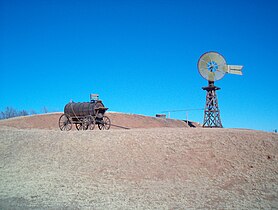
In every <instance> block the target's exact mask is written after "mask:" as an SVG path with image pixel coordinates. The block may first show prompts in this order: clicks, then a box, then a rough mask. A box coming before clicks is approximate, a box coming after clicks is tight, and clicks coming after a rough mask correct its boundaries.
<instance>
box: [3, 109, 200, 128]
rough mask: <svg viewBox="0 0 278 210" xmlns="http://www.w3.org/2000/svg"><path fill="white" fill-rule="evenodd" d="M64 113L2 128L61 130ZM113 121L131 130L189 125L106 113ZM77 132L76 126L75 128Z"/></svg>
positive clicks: (8, 123) (26, 119)
mask: <svg viewBox="0 0 278 210" xmlns="http://www.w3.org/2000/svg"><path fill="white" fill-rule="evenodd" d="M62 114H63V113H48V114H40V115H32V116H24V117H16V118H10V119H7V120H1V121H0V126H1V125H2V126H9V127H14V128H23V129H26V128H27V129H31V128H39V129H48V130H59V127H58V122H59V118H60V116H61V115H62ZM106 116H108V117H109V118H110V119H111V123H112V126H111V129H131V128H159V127H173V128H178V127H188V125H187V123H185V122H184V121H182V120H174V119H162V118H157V117H148V116H143V115H137V114H124V113H116V112H109V113H106ZM191 124H192V125H193V126H195V127H198V126H200V125H198V123H194V122H191ZM73 130H75V126H73Z"/></svg>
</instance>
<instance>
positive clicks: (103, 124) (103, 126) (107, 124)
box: [98, 116, 111, 130]
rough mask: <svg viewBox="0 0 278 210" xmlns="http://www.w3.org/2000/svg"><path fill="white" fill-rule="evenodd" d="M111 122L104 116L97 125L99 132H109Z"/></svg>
mask: <svg viewBox="0 0 278 210" xmlns="http://www.w3.org/2000/svg"><path fill="white" fill-rule="evenodd" d="M110 126H111V121H110V119H109V118H108V117H106V116H104V117H103V119H102V120H101V122H100V123H99V124H98V128H99V130H109V128H110Z"/></svg>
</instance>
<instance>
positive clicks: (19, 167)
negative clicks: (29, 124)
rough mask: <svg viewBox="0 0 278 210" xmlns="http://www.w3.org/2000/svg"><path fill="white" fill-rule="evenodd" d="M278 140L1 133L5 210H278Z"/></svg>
mask: <svg viewBox="0 0 278 210" xmlns="http://www.w3.org/2000/svg"><path fill="white" fill-rule="evenodd" d="M277 154H278V135H277V134H274V133H266V132H261V131H254V130H239V129H203V128H187V127H183V128H169V127H168V128H167V127H164V128H163V127H160V128H149V129H145V128H139V129H129V130H126V129H114V130H113V129H112V130H109V131H99V130H93V131H70V132H61V131H59V130H58V129H56V130H55V129H54V130H53V129H37V128H28V129H26V128H25V129H23V128H14V127H9V126H7V125H3V124H2V125H0V209H278V162H277V161H278V155H277Z"/></svg>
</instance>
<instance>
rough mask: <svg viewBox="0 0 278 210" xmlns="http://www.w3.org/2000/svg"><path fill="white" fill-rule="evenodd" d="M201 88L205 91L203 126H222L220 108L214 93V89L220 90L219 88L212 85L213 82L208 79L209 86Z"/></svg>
mask: <svg viewBox="0 0 278 210" xmlns="http://www.w3.org/2000/svg"><path fill="white" fill-rule="evenodd" d="M202 89H203V90H206V91H207V96H206V106H205V110H204V123H203V127H210V128H213V127H214V128H222V127H223V126H222V123H221V118H220V110H219V107H218V100H217V95H216V90H220V88H219V87H216V86H214V82H210V81H209V86H208V87H203V88H202Z"/></svg>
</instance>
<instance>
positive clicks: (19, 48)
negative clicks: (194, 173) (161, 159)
mask: <svg viewBox="0 0 278 210" xmlns="http://www.w3.org/2000/svg"><path fill="white" fill-rule="evenodd" d="M277 11H278V3H277V1H274V0H273V1H270V0H268V1H267V0H264V1H263V0H261V1H256V0H254V1H251V0H250V1H247V0H245V1H244V0H241V1H236V0H235V1H214V0H212V1H201V0H196V1H178V0H177V1H170V0H148V1H138V0H132V1H124V0H118V1H111V0H106V1H104V0H103V1H96V0H95V1H94V0H91V1H89V0H88V1H86V0H84V1H81V0H79V1H77V0H67V1H63V0H60V1H59V0H57V1H52V0H40V1H37V0H33V1H32V0H25V1H21V0H0V30H1V33H0V71H1V84H0V110H3V109H5V107H7V106H12V107H14V108H16V109H26V110H31V109H33V110H36V111H37V112H41V111H42V108H43V107H44V106H45V107H47V108H48V110H50V111H63V107H64V105H65V104H66V103H67V102H68V101H69V100H70V99H73V100H74V101H88V100H89V94H90V93H99V94H100V97H101V99H102V100H103V102H104V104H105V105H106V106H107V107H109V108H110V110H111V111H119V112H127V113H136V114H144V115H150V116H154V115H155V114H156V113H160V112H161V111H164V110H176V109H194V108H203V107H204V105H205V94H206V93H205V91H203V90H202V89H201V87H203V86H206V85H207V81H206V80H204V79H203V78H202V77H201V76H200V75H199V73H198V70H197V61H198V59H199V57H200V56H201V55H202V54H203V53H204V52H207V51H217V52H219V53H221V54H222V55H223V56H224V57H225V58H226V61H227V63H228V64H238V65H244V69H243V74H244V75H243V76H237V75H226V76H225V77H224V78H223V79H222V80H220V81H217V82H216V85H217V86H219V87H221V90H220V91H218V99H219V106H220V110H221V118H222V123H223V125H224V127H240V128H251V129H260V130H267V131H272V130H274V129H277V128H278V108H277V104H278V97H277V93H276V92H277V91H276V89H277V88H276V84H277V82H276V80H277V78H278V73H277V72H278V70H277V67H276V62H277V58H278V40H277V39H278V12H277ZM188 115H189V119H190V120H193V121H197V122H202V120H203V112H202V111H190V112H189V113H188ZM171 117H173V118H178V119H184V118H185V112H176V113H171Z"/></svg>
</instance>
